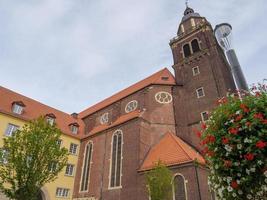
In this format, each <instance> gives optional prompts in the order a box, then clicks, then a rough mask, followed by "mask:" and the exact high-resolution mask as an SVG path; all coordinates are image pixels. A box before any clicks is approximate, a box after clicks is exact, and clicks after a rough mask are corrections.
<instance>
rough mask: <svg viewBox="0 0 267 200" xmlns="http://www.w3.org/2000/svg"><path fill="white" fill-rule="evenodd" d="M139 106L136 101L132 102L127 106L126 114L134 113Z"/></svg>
mask: <svg viewBox="0 0 267 200" xmlns="http://www.w3.org/2000/svg"><path fill="white" fill-rule="evenodd" d="M137 106H138V102H137V101H136V100H133V101H130V102H129V103H127V105H126V106H125V112H126V113H129V112H132V111H134V110H136V108H137Z"/></svg>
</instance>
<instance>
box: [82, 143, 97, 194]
mask: <svg viewBox="0 0 267 200" xmlns="http://www.w3.org/2000/svg"><path fill="white" fill-rule="evenodd" d="M89 144H91V145H92V150H91V160H89V157H90V156H89V154H88V158H85V156H86V147H87V146H88V145H89ZM93 150H94V143H93V141H91V140H90V141H89V142H88V143H87V144H86V145H85V151H84V153H83V163H82V173H81V178H80V189H79V191H80V192H88V191H89V186H90V176H91V169H92V164H93ZM85 162H86V163H88V164H89V166H88V165H86V167H89V174H88V187H87V188H86V190H82V188H81V187H82V181H83V178H82V177H83V173H85V170H86V169H87V168H84V167H85V165H84V164H85Z"/></svg>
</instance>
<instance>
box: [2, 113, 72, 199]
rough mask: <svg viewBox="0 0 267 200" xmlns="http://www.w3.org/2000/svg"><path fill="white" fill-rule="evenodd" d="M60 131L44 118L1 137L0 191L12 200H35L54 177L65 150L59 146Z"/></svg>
mask: <svg viewBox="0 0 267 200" xmlns="http://www.w3.org/2000/svg"><path fill="white" fill-rule="evenodd" d="M61 134H62V133H61V131H60V130H59V129H58V128H56V125H50V124H49V123H47V122H46V120H45V118H44V117H40V118H38V119H36V120H33V121H31V122H30V123H28V124H26V125H24V126H23V128H22V129H21V130H17V131H16V132H15V133H14V135H13V136H12V137H8V138H4V145H3V148H2V151H1V154H2V155H1V156H0V161H1V162H0V191H1V192H3V193H4V194H5V195H6V196H7V197H8V198H10V199H15V200H36V199H37V194H38V192H39V190H40V188H41V187H42V186H43V185H44V184H45V183H48V182H51V181H53V180H55V179H56V178H57V175H58V173H59V172H60V171H61V170H62V168H63V167H64V166H66V164H67V159H68V157H67V155H68V151H67V149H66V148H61V147H60V145H59V144H58V141H59V138H60V135H61Z"/></svg>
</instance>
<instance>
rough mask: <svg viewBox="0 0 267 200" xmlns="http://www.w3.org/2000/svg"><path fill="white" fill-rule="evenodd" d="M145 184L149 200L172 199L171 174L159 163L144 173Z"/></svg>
mask: <svg viewBox="0 0 267 200" xmlns="http://www.w3.org/2000/svg"><path fill="white" fill-rule="evenodd" d="M146 184H147V191H148V193H149V195H150V197H151V200H171V199H172V173H171V171H170V170H169V169H168V168H167V167H166V166H165V165H163V164H162V163H161V162H160V161H159V162H158V163H156V165H155V168H154V169H152V170H151V171H149V172H147V173H146Z"/></svg>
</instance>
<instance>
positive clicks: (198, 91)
mask: <svg viewBox="0 0 267 200" xmlns="http://www.w3.org/2000/svg"><path fill="white" fill-rule="evenodd" d="M196 93H197V98H201V97H204V96H205V93H204V89H203V87H201V88H198V89H197V90H196Z"/></svg>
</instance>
